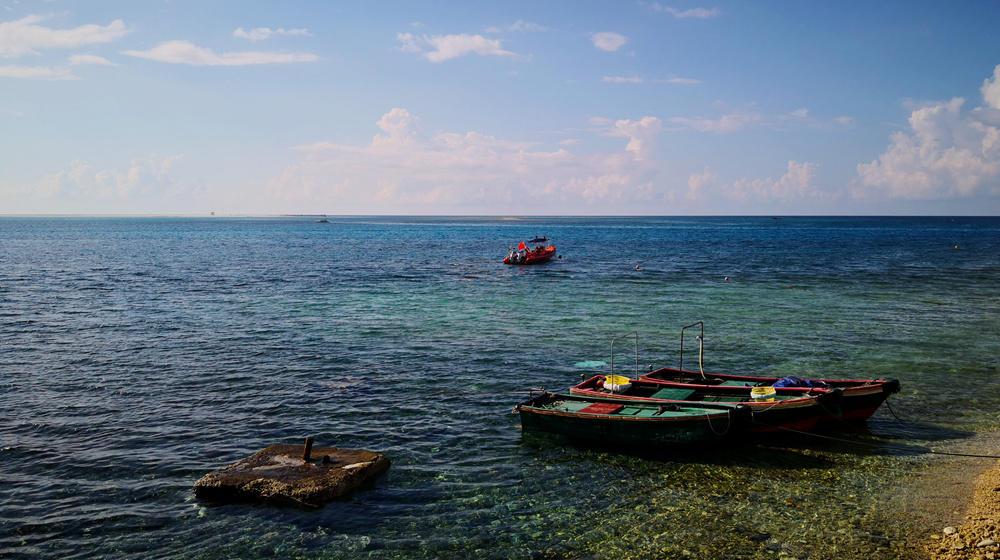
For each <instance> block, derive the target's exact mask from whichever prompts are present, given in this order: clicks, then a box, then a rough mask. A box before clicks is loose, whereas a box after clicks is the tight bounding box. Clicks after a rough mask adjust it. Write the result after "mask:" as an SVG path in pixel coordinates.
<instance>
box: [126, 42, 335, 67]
mask: <svg viewBox="0 0 1000 560" xmlns="http://www.w3.org/2000/svg"><path fill="white" fill-rule="evenodd" d="M122 54H127V55H129V56H136V57H139V58H146V59H149V60H156V61H159V62H169V63H173V64H190V65H192V66H249V65H253V64H284V63H290V62H314V61H316V60H319V57H318V56H316V55H314V54H281V53H270V52H231V53H223V54H216V53H215V52H213V51H212V50H211V49H205V48H202V47H197V46H195V45H193V44H191V43H189V42H187V41H167V42H165V43H160V44H159V45H158V46H156V47H154V48H152V49H150V50H148V51H123V52H122Z"/></svg>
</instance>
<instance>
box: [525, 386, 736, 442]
mask: <svg viewBox="0 0 1000 560" xmlns="http://www.w3.org/2000/svg"><path fill="white" fill-rule="evenodd" d="M595 404H596V405H599V406H593V405H595ZM514 410H515V411H516V412H518V413H519V414H520V417H521V427H522V429H524V430H538V431H544V432H549V433H555V434H562V435H565V436H569V437H572V438H580V439H586V440H591V441H599V442H603V443H610V444H621V445H652V446H669V445H684V444H695V443H705V442H712V441H718V440H721V439H723V438H726V437H728V436H730V435H732V434H734V433H737V432H739V431H741V430H742V429H744V428H745V427H746V426H748V425H749V421H750V411H749V409H747V408H746V407H743V406H736V405H706V406H676V405H674V406H664V405H658V404H645V403H636V402H626V403H606V402H602V401H600V400H595V399H588V398H586V397H578V396H574V395H569V394H552V393H545V394H543V395H540V396H537V397H534V398H532V399H529V400H527V401H525V402H523V403H521V404H519V405H517V407H515V409H514Z"/></svg>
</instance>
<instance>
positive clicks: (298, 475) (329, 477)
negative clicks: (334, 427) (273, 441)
mask: <svg viewBox="0 0 1000 560" xmlns="http://www.w3.org/2000/svg"><path fill="white" fill-rule="evenodd" d="M310 451H311V453H310ZM316 457H319V458H318V459H317V458H316ZM390 464H391V463H390V461H389V459H387V458H386V457H385V456H384V455H381V454H379V453H375V452H373V451H365V450H363V449H338V448H336V447H312V438H309V439H307V440H306V445H305V448H303V446H301V445H288V444H278V445H272V446H270V447H268V448H266V449H263V450H261V451H258V452H257V453H254V454H253V455H251V456H249V457H247V458H246V459H243V460H241V461H238V462H236V463H233V464H232V465H229V466H228V467H224V468H221V469H219V470H217V471H214V472H210V473H208V474H207V475H205V476H203V477H202V478H201V479H200V480H199V481H198V482H196V483H195V484H194V492H195V495H196V496H198V498H201V499H204V500H210V501H215V502H225V503H234V502H263V503H267V504H271V505H280V506H296V507H307V508H315V507H321V506H323V505H325V504H327V503H329V502H331V501H334V500H337V499H341V498H344V497H346V496H348V495H350V494H352V493H353V492H354V491H356V490H358V489H359V488H361V487H363V486H365V485H366V484H368V483H370V482H372V481H374V480H375V479H376V478H378V476H379V475H380V474H382V473H384V472H385V471H386V470H388V469H389V465H390Z"/></svg>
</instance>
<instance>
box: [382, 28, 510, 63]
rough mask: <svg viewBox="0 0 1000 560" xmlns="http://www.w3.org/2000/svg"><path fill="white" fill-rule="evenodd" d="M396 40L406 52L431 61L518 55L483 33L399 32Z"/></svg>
mask: <svg viewBox="0 0 1000 560" xmlns="http://www.w3.org/2000/svg"><path fill="white" fill-rule="evenodd" d="M396 40H397V41H399V43H400V50H401V51H403V52H406V53H414V54H420V55H421V56H422V57H424V58H426V59H427V60H429V61H431V62H444V61H445V60H451V59H453V58H460V57H463V56H465V55H469V54H478V55H480V56H517V55H516V54H515V53H512V52H510V51H505V50H503V43H502V42H501V41H499V40H497V39H487V38H486V37H483V36H482V35H467V34H465V33H462V34H461V35H432V36H427V35H422V36H419V37H418V36H416V35H413V34H412V33H397V34H396Z"/></svg>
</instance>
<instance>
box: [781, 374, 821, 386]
mask: <svg viewBox="0 0 1000 560" xmlns="http://www.w3.org/2000/svg"><path fill="white" fill-rule="evenodd" d="M771 386H772V387H826V383H823V382H822V381H813V380H811V379H799V378H798V377H795V376H794V375H789V376H788V377H782V378H781V379H779V380H777V381H775V382H774V384H772V385H771Z"/></svg>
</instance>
